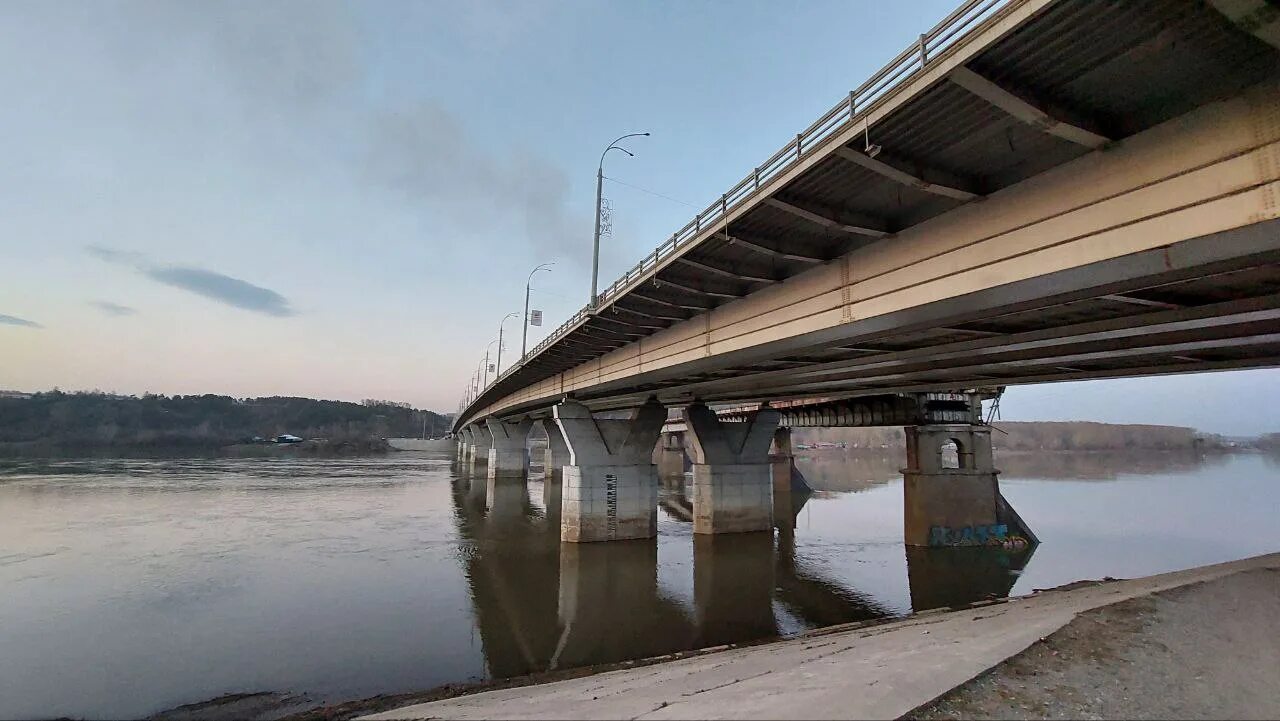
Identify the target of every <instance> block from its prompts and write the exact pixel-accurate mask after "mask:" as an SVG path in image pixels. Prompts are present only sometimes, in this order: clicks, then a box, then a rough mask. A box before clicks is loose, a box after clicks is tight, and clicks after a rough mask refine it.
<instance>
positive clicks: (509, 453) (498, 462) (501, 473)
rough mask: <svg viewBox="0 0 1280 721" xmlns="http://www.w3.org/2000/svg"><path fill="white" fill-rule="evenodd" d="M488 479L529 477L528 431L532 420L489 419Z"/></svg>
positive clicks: (487, 421)
mask: <svg viewBox="0 0 1280 721" xmlns="http://www.w3.org/2000/svg"><path fill="white" fill-rule="evenodd" d="M485 425H486V426H488V428H489V439H490V445H489V470H488V474H489V478H521V479H523V478H525V477H527V476H528V475H529V451H528V449H527V448H526V445H527V443H528V440H529V429H530V428H532V427H533V419H532V418H524V419H521V420H519V421H503V420H499V419H497V418H489V419H487V420H486V421H485Z"/></svg>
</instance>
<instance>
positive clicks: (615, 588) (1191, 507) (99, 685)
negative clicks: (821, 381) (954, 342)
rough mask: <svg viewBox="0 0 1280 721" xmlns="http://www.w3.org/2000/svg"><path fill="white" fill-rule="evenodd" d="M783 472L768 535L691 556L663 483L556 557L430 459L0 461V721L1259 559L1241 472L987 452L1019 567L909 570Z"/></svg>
mask: <svg viewBox="0 0 1280 721" xmlns="http://www.w3.org/2000/svg"><path fill="white" fill-rule="evenodd" d="M797 465H798V467H799V468H800V470H801V472H802V473H803V474H804V475H805V476H806V478H807V479H808V481H809V483H810V484H811V485H812V486H813V487H814V489H815V492H814V493H813V494H812V495H809V496H807V497H804V496H793V497H792V498H790V499H786V501H785V503H783V504H782V506H783V507H780V509H779V518H780V519H781V520H782V521H783V522H784V524H783V525H786V523H785V522H786V520H787V518H790V519H791V521H790V522H791V523H792V525H794V530H792V531H780V532H778V533H777V534H773V535H772V536H771V535H769V534H753V535H749V536H723V537H718V538H714V539H705V538H696V539H695V538H694V536H693V533H692V528H691V525H690V523H689V522H688V520H687V519H688V518H689V502H688V498H689V494H688V492H687V489H685V488H684V487H682V485H681V484H680V483H679V482H676V483H674V484H669V486H670V487H667V488H664V490H663V493H662V510H661V512H660V515H659V528H658V533H659V537H658V540H657V543H652V542H626V543H613V544H583V545H565V546H561V545H560V543H559V542H558V535H557V534H558V530H557V529H558V527H557V525H556V524H557V521H558V519H557V518H556V515H555V513H554V508H555V505H556V504H555V497H554V495H549V494H546V493H544V491H545V490H547V489H546V488H545V487H544V484H543V483H542V482H541V480H540V478H539V477H538V476H537V474H535V478H534V479H533V480H531V481H530V482H529V484H528V487H527V492H526V491H525V490H524V489H523V488H519V487H517V488H515V489H514V490H510V491H509V492H507V493H504V494H500V495H499V497H497V498H495V499H494V501H495V503H494V506H493V508H490V509H486V501H485V497H484V489H483V484H477V490H478V492H473V490H472V484H471V483H470V482H469V481H468V480H467V479H466V477H465V475H464V474H461V473H459V472H458V471H456V470H454V469H452V468H451V466H450V460H449V458H448V457H446V456H445V455H443V454H429V453H421V454H411V453H402V454H397V455H393V456H389V457H386V458H371V459H370V458H363V459H338V460H333V459H324V460H297V459H287V460H286V459H269V460H262V459H243V460H237V459H164V460H155V459H148V460H137V459H110V460H102V459H95V460H53V461H48V460H44V461H35V460H23V461H15V460H0V717H5V718H9V717H50V716H84V717H91V718H92V717H99V718H101V717H132V716H139V715H145V714H148V713H152V712H155V711H158V710H161V709H165V708H170V707H173V706H177V705H180V704H184V703H191V702H195V701H200V700H204V699H209V698H212V697H216V696H219V695H222V694H225V693H232V692H251V691H294V692H300V693H307V694H310V695H311V696H313V697H316V698H321V699H325V700H344V699H350V698H360V697H367V696H372V695H375V694H379V693H392V692H403V691H412V690H421V689H425V688H429V687H432V686H436V685H439V684H442V683H447V682H451V681H465V680H469V679H484V678H489V677H495V676H509V675H514V674H522V673H526V672H529V671H536V670H545V669H549V668H567V667H572V666H577V665H583V664H591V663H600V662H607V661H616V660H622V659H626V658H635V657H641V656H648V655H653V654H658V653H664V652H669V651H673V650H677V649H688V648H695V647H700V646H708V645H716V644H721V643H726V642H735V641H744V640H749V639H757V638H763V637H770V636H777V635H785V634H789V633H794V632H797V631H800V630H803V629H806V628H811V627H814V626H820V625H826V624H832V623H840V622H845V621H851V620H860V619H868V618H876V617H883V616H893V615H900V614H904V613H908V612H910V611H911V610H912V608H913V606H914V607H915V608H916V609H921V608H925V607H932V606H937V605H946V604H949V603H957V602H963V601H967V600H972V599H975V598H981V597H983V596H984V595H1004V594H1008V593H1013V594H1022V593H1029V592H1031V591H1032V590H1033V589H1035V588H1045V587H1050V586H1055V585H1059V584H1062V583H1067V582H1070V581H1074V580H1077V579H1081V578H1100V577H1103V576H1118V577H1119V576H1136V575H1144V574H1150V573H1158V572H1162V571H1169V570H1175V569H1180V568H1186V567H1190V566H1195V565H1200V564H1204V563H1213V562H1218V561H1225V560H1230V559H1235V558H1241V557H1245V556H1250V555H1255V554H1259V553H1266V552H1271V551H1276V550H1280V529H1278V527H1277V524H1276V523H1275V514H1276V511H1277V509H1278V508H1280V464H1277V462H1276V461H1275V460H1274V459H1270V458H1268V457H1265V456H1261V455H1234V456H1209V457H1204V458H1202V457H1199V456H1195V455H1178V454H1148V455H1095V454H1041V455H1026V456H1017V455H1009V456H1007V457H1002V458H1000V459H998V465H999V466H1000V467H1001V468H1002V469H1003V470H1004V475H1003V476H1002V481H1001V486H1002V489H1003V491H1004V494H1005V496H1006V497H1007V498H1008V499H1009V501H1010V502H1011V503H1012V504H1013V505H1014V506H1015V507H1016V508H1017V509H1018V511H1019V512H1020V513H1021V514H1022V516H1023V517H1024V518H1025V519H1026V520H1027V522H1028V523H1030V524H1031V525H1032V527H1033V528H1034V530H1035V531H1036V533H1037V534H1039V536H1040V539H1041V541H1042V543H1041V545H1040V546H1039V547H1038V548H1037V549H1035V551H1034V553H1032V554H1031V555H1030V557H1026V556H1009V555H1007V554H1003V553H999V552H963V551H959V552H957V551H940V552H925V553H912V554H910V555H909V554H908V553H907V552H906V551H905V549H904V547H903V545H902V485H901V479H900V477H899V475H898V468H899V467H900V466H901V465H902V461H901V459H899V458H896V457H892V456H856V455H844V454H843V453H842V452H840V451H835V452H824V454H822V455H818V456H814V457H809V458H801V459H799V460H798V461H797ZM548 499H550V500H551V501H552V503H551V506H552V509H553V511H552V513H551V514H550V517H549V516H548V513H547V511H546V507H547V503H546V501H547V500H548Z"/></svg>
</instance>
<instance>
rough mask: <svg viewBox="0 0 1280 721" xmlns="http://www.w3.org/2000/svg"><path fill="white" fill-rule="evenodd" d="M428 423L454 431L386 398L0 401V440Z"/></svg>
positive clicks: (154, 437) (361, 434) (54, 441)
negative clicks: (329, 399) (354, 399)
mask: <svg viewBox="0 0 1280 721" xmlns="http://www.w3.org/2000/svg"><path fill="white" fill-rule="evenodd" d="M424 420H425V421H426V431H427V435H428V436H430V435H433V434H434V435H440V434H443V433H444V432H446V431H447V430H448V428H449V425H448V419H446V418H445V417H444V416H442V415H440V414H437V413H433V412H431V411H423V410H417V409H415V408H410V407H408V406H407V405H405V404H398V403H396V404H393V403H388V402H385V401H366V402H365V403H349V402H346V401H323V400H315V399H312V398H291V397H284V396H272V397H269V398H231V397H229V396H217V395H203V396H164V395H152V394H148V395H145V396H143V397H141V398H138V397H136V396H120V395H111V394H105V393H62V392H59V391H52V392H49V393H36V394H34V395H32V396H31V397H30V398H0V443H9V444H14V443H17V444H28V443H34V444H38V445H49V446H68V447H76V446H81V447H86V446H87V447H93V446H143V447H147V446H154V447H165V446H206V447H215V446H221V445H226V444H229V443H235V442H238V441H241V440H244V439H246V438H252V437H253V436H263V437H274V436H277V435H280V434H282V433H292V434H294V435H297V436H302V437H304V438H328V439H330V440H355V439H364V438H395V437H417V436H420V435H421V434H422V432H423V421H424Z"/></svg>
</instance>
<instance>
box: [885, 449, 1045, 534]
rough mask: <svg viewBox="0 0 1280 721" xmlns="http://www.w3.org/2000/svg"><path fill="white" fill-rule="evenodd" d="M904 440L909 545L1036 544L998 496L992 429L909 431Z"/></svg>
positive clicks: (906, 527) (1010, 509) (906, 522)
mask: <svg viewBox="0 0 1280 721" xmlns="http://www.w3.org/2000/svg"><path fill="white" fill-rule="evenodd" d="M906 436H907V467H906V468H905V469H903V493H904V494H905V499H904V500H905V503H904V516H905V517H904V519H903V521H904V523H903V525H904V531H905V533H904V536H905V540H906V543H907V545H908V546H934V547H943V546H1003V545H1005V544H1006V543H1011V542H1012V543H1015V544H1016V543H1017V542H1018V541H1017V539H1018V538H1020V539H1022V540H1021V543H1022V544H1023V545H1025V544H1026V543H1034V541H1035V537H1034V536H1033V535H1031V533H1030V529H1028V528H1026V527H1025V526H1024V525H1023V524H1022V523H1021V519H1020V518H1018V517H1017V514H1016V513H1014V512H1013V510H1012V508H1009V507H1008V504H1007V503H1006V502H1005V501H1004V498H1003V497H1002V496H1001V495H1000V485H999V482H998V481H997V480H996V478H997V476H998V474H999V471H997V470H996V468H995V464H994V461H993V459H992V455H991V428H990V427H989V426H982V425H970V424H955V425H941V424H940V425H927V426H908V427H907V428H906ZM948 444H954V450H952V449H949V448H948V447H947V446H948ZM1011 523H1012V524H1013V526H1012V528H1011V527H1010V524H1011ZM1014 537H1016V538H1014Z"/></svg>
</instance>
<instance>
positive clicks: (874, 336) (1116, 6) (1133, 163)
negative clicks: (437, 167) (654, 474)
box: [457, 0, 1280, 428]
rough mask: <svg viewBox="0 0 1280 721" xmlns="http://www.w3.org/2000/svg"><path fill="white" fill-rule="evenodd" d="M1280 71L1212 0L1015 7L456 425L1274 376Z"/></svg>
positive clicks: (1278, 55)
mask: <svg viewBox="0 0 1280 721" xmlns="http://www.w3.org/2000/svg"><path fill="white" fill-rule="evenodd" d="M1277 79H1280V52H1277V49H1276V48H1275V47H1272V46H1271V45H1268V44H1267V43H1266V42H1263V41H1262V40H1260V39H1259V38H1257V37H1254V36H1253V35H1251V34H1250V33H1249V32H1247V31H1246V30H1245V29H1242V28H1241V27H1237V26H1236V25H1234V24H1233V23H1232V22H1231V21H1230V20H1229V19H1228V18H1227V17H1225V16H1224V15H1222V14H1221V13H1219V12H1218V11H1216V10H1215V9H1214V8H1213V7H1212V6H1210V5H1208V4H1205V3H1198V2H1192V1H1191V0H1162V1H1156V0H1150V1H1134V2H1097V3H1072V2H1057V3H1055V2H1046V1H1045V0H1023V1H1022V2H1012V3H1010V4H1009V5H1008V6H1007V7H1006V9H1004V10H1002V11H1001V12H1000V13H997V14H996V15H995V16H993V17H992V18H990V19H989V20H988V21H987V22H986V25H984V27H983V29H982V30H981V31H980V32H977V33H976V34H975V35H974V37H973V38H970V39H967V40H966V41H965V42H964V43H959V44H957V45H956V46H954V47H952V48H950V49H947V50H946V51H945V52H943V53H941V54H939V55H938V56H937V57H934V58H930V61H929V62H928V63H927V64H926V65H925V67H924V68H923V69H921V70H920V71H919V72H918V74H917V76H915V77H914V79H913V80H911V82H909V83H906V84H905V85H903V86H902V88H901V89H899V90H895V91H893V92H892V93H886V94H885V95H884V96H883V97H881V98H879V99H877V100H875V101H874V102H873V103H872V104H871V106H869V108H868V109H867V110H865V111H863V114H862V115H859V116H858V122H856V123H855V122H853V121H849V122H848V126H847V127H845V126H842V127H841V129H840V131H839V132H834V133H832V134H831V135H830V136H829V137H828V138H827V139H826V140H823V141H822V142H821V143H820V144H818V145H817V146H815V147H814V148H812V149H811V150H805V151H804V152H801V153H799V155H798V156H797V159H796V161H795V164H794V167H792V168H791V169H789V170H788V171H787V172H785V173H780V174H777V175H774V176H771V179H770V180H769V181H768V182H767V183H763V184H761V185H760V187H759V190H758V191H756V193H755V194H754V195H752V196H751V197H749V198H747V199H746V200H743V201H741V202H740V203H739V205H738V206H737V207H733V206H728V205H726V206H725V210H724V214H723V216H721V217H719V218H718V219H717V220H716V222H715V223H714V224H711V225H708V226H706V227H705V228H703V229H702V230H700V234H699V235H698V236H697V237H696V238H695V239H692V240H689V241H685V243H684V244H683V245H681V246H680V247H679V248H677V249H675V250H673V251H672V252H670V253H669V254H668V255H666V256H665V257H664V259H663V260H662V261H661V262H657V261H655V262H654V263H653V267H652V271H650V272H646V273H644V274H641V275H637V276H635V277H632V276H630V275H628V277H627V279H624V280H625V282H624V283H623V284H622V285H621V286H617V290H616V292H613V293H612V294H610V295H609V296H608V297H607V299H606V301H605V302H604V303H603V304H602V305H601V307H600V308H598V309H597V310H596V311H593V312H590V313H587V314H585V315H584V316H583V317H582V318H581V319H580V320H578V321H575V323H576V325H572V327H570V328H569V329H568V331H567V332H565V333H564V334H562V335H557V336H556V337H555V340H554V342H551V343H549V344H546V345H545V347H543V346H540V347H539V348H538V349H536V351H535V353H533V354H531V355H530V356H529V357H528V358H527V359H524V360H523V361H522V362H521V363H520V364H518V365H517V366H516V367H514V368H513V369H512V370H511V371H509V372H508V373H506V374H504V376H503V377H502V378H500V379H498V380H497V381H496V382H494V383H493V384H492V385H491V386H490V387H489V388H488V389H486V390H485V391H483V392H482V393H481V394H480V397H479V398H477V399H476V400H475V401H474V402H473V403H472V404H471V405H470V406H469V407H468V408H466V409H464V411H463V412H462V413H461V414H460V415H459V417H458V421H457V427H458V428H461V427H462V426H464V425H466V424H468V423H471V422H473V421H475V420H480V419H483V418H487V417H491V416H499V417H515V416H522V415H535V416H543V417H545V416H546V415H548V414H549V410H548V409H549V407H550V406H551V405H552V404H554V403H555V402H557V401H559V400H560V399H562V398H564V397H566V396H569V397H572V398H574V399H575V400H576V401H578V402H580V403H583V404H585V405H586V406H587V407H589V408H591V409H592V410H609V409H615V408H627V407H636V406H638V405H640V404H641V403H642V402H643V401H644V400H645V399H646V398H649V397H653V396H656V397H657V399H658V400H660V401H661V402H662V403H664V404H666V405H686V404H688V403H690V402H692V401H694V400H695V399H697V400H702V401H706V402H724V401H763V400H776V399H787V398H804V397H811V396H815V395H824V396H829V395H844V396H849V395H878V394H888V393H896V392H903V391H949V390H959V389H965V388H981V387H988V386H1001V385H1014V384H1026V383H1041V382H1048V381H1061V380H1084V379H1094V378H1115V377H1124V376H1140V375H1157V374H1164V373H1184V372H1196V371H1211V370H1225V369H1234V368H1256V367H1265V366H1273V365H1276V364H1277V363H1278V362H1280V225H1278V224H1277V220H1275V219H1276V217H1277V212H1278V210H1277V209H1278V208H1280V204H1278V202H1277V196H1278V195H1280V109H1278V108H1280V84H1277ZM868 141H869V142H870V143H873V144H875V146H876V147H875V149H874V150H872V149H870V148H869V146H867V143H868ZM656 257H657V256H655V258H656Z"/></svg>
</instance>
